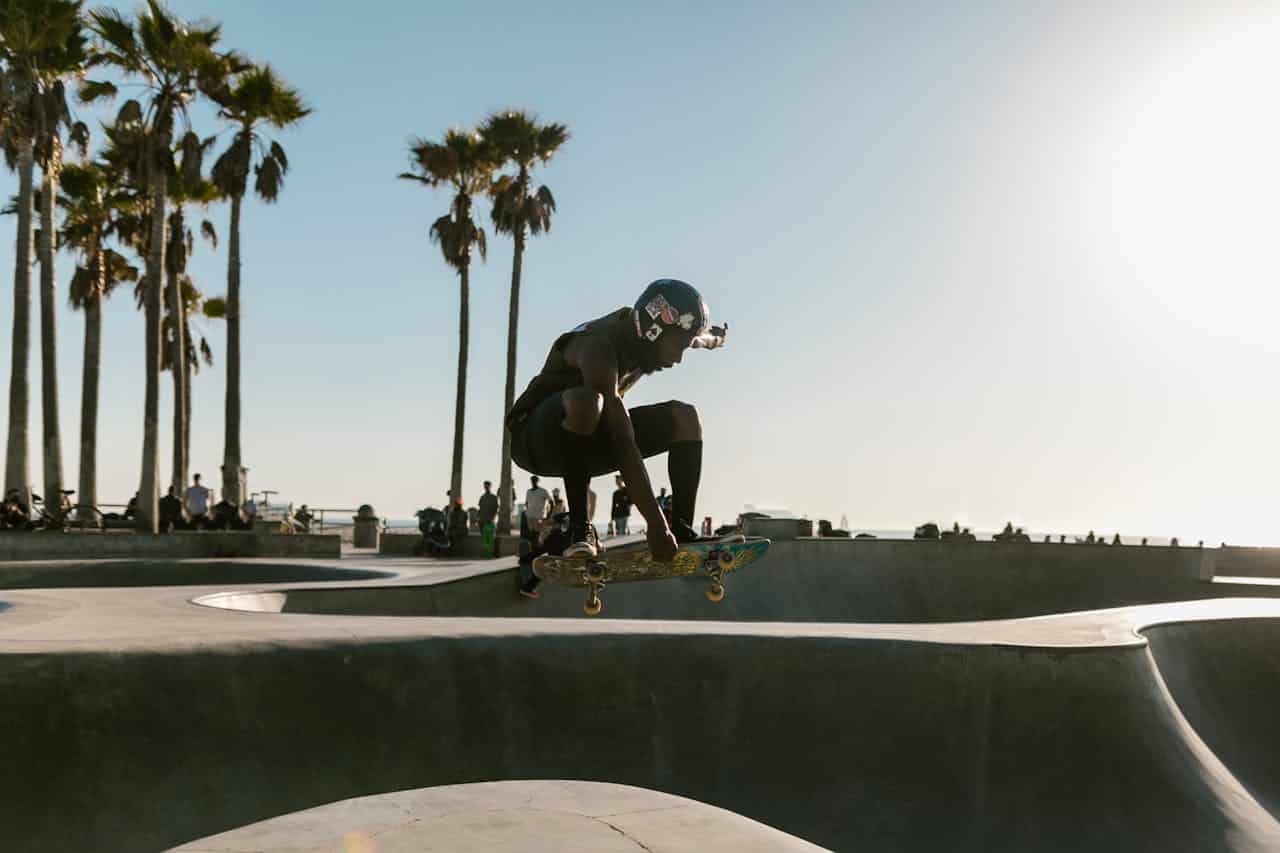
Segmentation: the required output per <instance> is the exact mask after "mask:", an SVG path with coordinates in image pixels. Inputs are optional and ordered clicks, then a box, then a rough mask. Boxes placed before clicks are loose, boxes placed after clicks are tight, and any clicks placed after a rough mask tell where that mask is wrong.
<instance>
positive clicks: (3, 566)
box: [0, 560, 393, 589]
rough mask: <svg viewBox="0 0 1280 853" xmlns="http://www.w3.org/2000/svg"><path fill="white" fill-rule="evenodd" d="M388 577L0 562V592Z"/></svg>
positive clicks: (172, 563) (287, 569)
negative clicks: (9, 590)
mask: <svg viewBox="0 0 1280 853" xmlns="http://www.w3.org/2000/svg"><path fill="white" fill-rule="evenodd" d="M389 577H393V574H392V573H389V572H380V571H372V570H367V569H340V568H329V567H326V566H319V565H316V566H311V565H305V564H302V565H299V564H296V563H289V562H283V561H282V562H280V563H271V562H224V561H218V560H95V561H93V562H77V561H74V560H66V561H49V562H39V563H0V589H66V588H84V587H144V586H215V585H217V586H222V585H235V584H261V583H309V582H312V581H326V582H329V581H363V580H378V579H380V578H389Z"/></svg>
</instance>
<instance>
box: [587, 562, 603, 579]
mask: <svg viewBox="0 0 1280 853" xmlns="http://www.w3.org/2000/svg"><path fill="white" fill-rule="evenodd" d="M606 568H608V566H607V565H606V564H605V563H588V564H587V577H589V578H602V577H604V571H605V569H606Z"/></svg>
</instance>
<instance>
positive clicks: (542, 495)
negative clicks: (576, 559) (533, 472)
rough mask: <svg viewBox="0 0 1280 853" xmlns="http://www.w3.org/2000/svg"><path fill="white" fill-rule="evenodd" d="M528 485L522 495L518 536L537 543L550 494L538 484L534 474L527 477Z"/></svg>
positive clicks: (548, 506)
mask: <svg viewBox="0 0 1280 853" xmlns="http://www.w3.org/2000/svg"><path fill="white" fill-rule="evenodd" d="M529 486H530V487H529V491H527V492H525V495H524V515H522V516H521V517H520V538H521V539H525V540H527V541H529V542H531V543H534V544H537V542H538V534H539V533H540V532H541V530H542V523H543V520H544V519H546V517H547V510H548V509H549V508H550V506H551V495H550V494H549V493H548V492H547V490H546V489H544V488H542V487H541V486H539V485H538V478H537V477H536V476H534V477H530V478H529Z"/></svg>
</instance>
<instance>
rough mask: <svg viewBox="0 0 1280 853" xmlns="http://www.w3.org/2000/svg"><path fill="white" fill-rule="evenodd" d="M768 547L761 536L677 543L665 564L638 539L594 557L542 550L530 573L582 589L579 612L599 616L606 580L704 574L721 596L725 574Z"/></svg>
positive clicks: (714, 596) (711, 594)
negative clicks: (670, 559)
mask: <svg viewBox="0 0 1280 853" xmlns="http://www.w3.org/2000/svg"><path fill="white" fill-rule="evenodd" d="M768 550H769V540H768V539H765V538H763V537H760V536H752V537H750V538H747V537H745V536H740V535H739V536H730V537H724V538H721V539H712V540H708V541H706V542H690V543H687V544H685V545H681V546H680V548H679V550H677V551H676V556H675V558H674V559H673V560H672V561H671V562H669V563H659V562H657V561H655V560H654V559H653V557H651V556H650V555H649V547H648V545H646V544H644V543H642V542H640V543H635V544H633V545H627V546H624V547H622V548H614V549H611V550H608V551H604V552H603V553H601V554H598V555H596V556H595V557H558V556H555V555H553V554H544V555H542V556H541V557H538V558H537V559H535V560H534V561H533V573H534V574H535V575H537V576H538V577H539V578H541V579H542V580H544V581H547V582H549V583H554V584H559V585H560V586H571V587H585V588H586V590H587V601H586V603H585V604H584V605H583V607H582V610H583V612H584V613H586V614H587V615H588V616H597V615H599V614H600V611H601V610H602V609H603V608H604V602H603V601H601V600H600V591H601V590H603V589H604V588H605V586H606V585H607V584H611V583H629V582H631V581H648V580H660V579H662V578H675V577H683V576H686V575H692V574H696V573H697V572H698V571H699V570H702V571H705V572H706V573H707V589H706V596H707V598H708V599H709V600H710V601H720V600H721V599H723V598H724V592H725V590H724V584H725V575H727V574H729V573H730V572H735V571H737V570H739V569H741V568H743V567H744V566H747V565H749V564H751V563H754V562H755V561H756V560H758V559H760V558H761V557H763V556H764V555H765V553H766V552H767V551H768Z"/></svg>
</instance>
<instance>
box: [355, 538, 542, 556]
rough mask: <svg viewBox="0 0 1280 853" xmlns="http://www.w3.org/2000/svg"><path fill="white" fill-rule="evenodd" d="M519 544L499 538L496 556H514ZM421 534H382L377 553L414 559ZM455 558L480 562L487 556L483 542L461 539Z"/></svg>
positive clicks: (420, 540)
mask: <svg viewBox="0 0 1280 853" xmlns="http://www.w3.org/2000/svg"><path fill="white" fill-rule="evenodd" d="M519 544H520V537H519V536H499V537H498V540H497V546H498V548H497V551H498V553H497V556H499V557H511V556H514V555H515V554H516V548H517V547H518V546H519ZM421 548H422V534H421V533H417V532H414V533H383V534H382V537H381V538H380V539H379V540H378V553H379V554H381V555H382V556H384V557H416V556H421V554H422V551H421ZM455 556H456V557H458V558H460V559H467V560H482V559H484V558H485V557H487V556H488V554H486V553H485V552H484V540H483V539H481V537H480V535H479V534H475V533H473V534H471V535H469V536H467V538H466V539H463V540H462V542H461V547H459V549H458V552H457V554H456V555H455Z"/></svg>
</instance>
